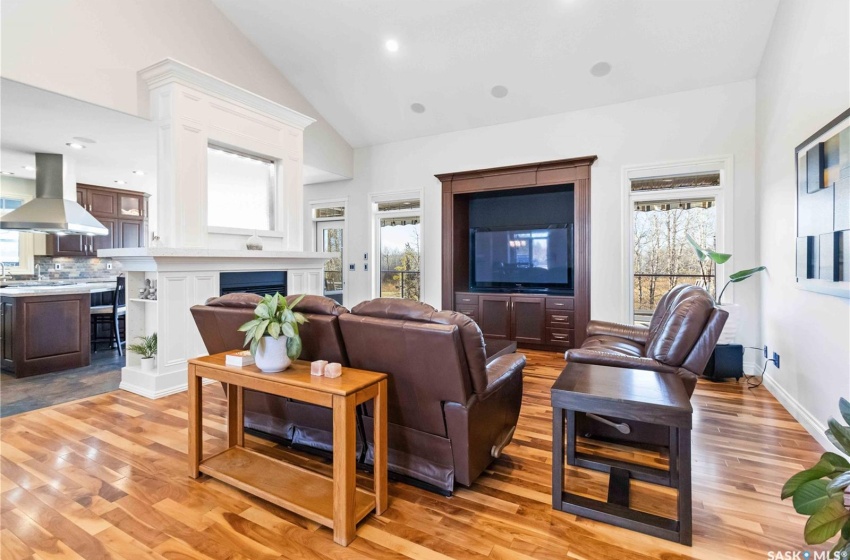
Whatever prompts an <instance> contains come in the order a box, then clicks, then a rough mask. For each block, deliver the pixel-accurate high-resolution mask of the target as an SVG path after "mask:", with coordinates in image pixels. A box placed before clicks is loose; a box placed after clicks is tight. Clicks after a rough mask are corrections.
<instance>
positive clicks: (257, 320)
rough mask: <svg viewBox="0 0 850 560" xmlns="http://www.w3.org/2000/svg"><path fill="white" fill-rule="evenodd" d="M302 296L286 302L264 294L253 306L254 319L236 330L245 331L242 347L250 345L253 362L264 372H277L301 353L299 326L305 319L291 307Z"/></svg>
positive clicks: (284, 299)
mask: <svg viewBox="0 0 850 560" xmlns="http://www.w3.org/2000/svg"><path fill="white" fill-rule="evenodd" d="M303 298H304V296H303V295H302V296H300V297H299V298H298V299H296V300H295V301H293V302H292V305H289V304H288V303H287V302H286V298H285V297H284V296H282V295H280V294H275V295H273V296H270V295H266V296H264V297H263V299H262V301H260V303H258V304H257V307H256V308H255V309H254V319H253V320H251V321H248V322H247V323H245V324H244V325H242V326H241V327H239V330H240V331H242V332H244V333H245V344H244V345H245V346H248V345H249V344H250V348H251V354H253V355H254V363H255V364H256V365H257V367H258V368H260V370H261V371H263V372H265V373H276V372H279V371H283V370H285V369H286V368H288V367H289V365H290V364H291V363H292V360H297V359H298V356H300V355H301V337H300V336H299V334H298V325H302V324H304V323H306V322H307V319H306V318H305V317H304V315H302V314H301V313H298V312H297V311H293V308H294V307H295V306H296V305H298V303H299V302H300V301H301V300H302V299H303Z"/></svg>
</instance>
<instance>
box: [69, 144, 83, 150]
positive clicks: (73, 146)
mask: <svg viewBox="0 0 850 560" xmlns="http://www.w3.org/2000/svg"><path fill="white" fill-rule="evenodd" d="M65 145H66V146H68V147H69V148H74V149H75V150H82V149H83V148H85V146H83V145H82V144H79V143H77V142H65Z"/></svg>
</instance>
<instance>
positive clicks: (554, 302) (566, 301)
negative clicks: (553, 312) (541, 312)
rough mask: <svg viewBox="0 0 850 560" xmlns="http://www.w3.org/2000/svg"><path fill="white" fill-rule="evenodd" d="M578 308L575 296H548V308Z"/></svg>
mask: <svg viewBox="0 0 850 560" xmlns="http://www.w3.org/2000/svg"><path fill="white" fill-rule="evenodd" d="M575 308H576V303H575V298H571V297H547V298H546V309H569V310H570V311H572V310H573V309H575Z"/></svg>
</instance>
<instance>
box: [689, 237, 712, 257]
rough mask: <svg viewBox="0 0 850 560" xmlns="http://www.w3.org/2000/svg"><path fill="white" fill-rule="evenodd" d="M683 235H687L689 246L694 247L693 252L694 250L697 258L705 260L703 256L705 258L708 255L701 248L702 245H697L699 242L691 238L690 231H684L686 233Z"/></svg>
mask: <svg viewBox="0 0 850 560" xmlns="http://www.w3.org/2000/svg"><path fill="white" fill-rule="evenodd" d="M685 237H687V238H688V243H690V244H691V247H693V248H694V252H696V254H697V258H698V259H699V260H701V261H704V260H705V258H706V257H707V256H708V255H707V254H706V253H705V251H703V250H702V247H700V246H699V244H698V243H697V242H696V241H694V238H693V237H691V234H690V233H686V234H685Z"/></svg>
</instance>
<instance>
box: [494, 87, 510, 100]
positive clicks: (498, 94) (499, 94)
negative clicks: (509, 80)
mask: <svg viewBox="0 0 850 560" xmlns="http://www.w3.org/2000/svg"><path fill="white" fill-rule="evenodd" d="M490 95H492V96H493V97H495V98H497V99H501V98H503V97H507V95H508V88H506V87H505V86H493V89H491V90H490Z"/></svg>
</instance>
